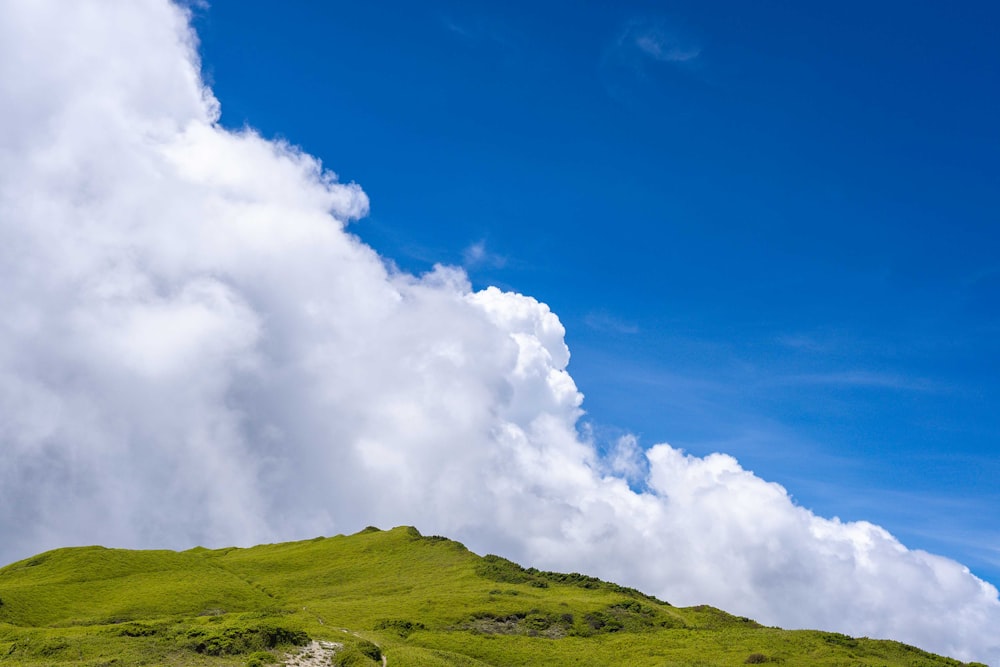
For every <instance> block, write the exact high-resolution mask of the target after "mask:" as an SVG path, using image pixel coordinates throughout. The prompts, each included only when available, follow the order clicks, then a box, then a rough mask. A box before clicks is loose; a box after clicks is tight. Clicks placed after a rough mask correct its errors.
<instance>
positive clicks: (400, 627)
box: [374, 618, 427, 639]
mask: <svg viewBox="0 0 1000 667" xmlns="http://www.w3.org/2000/svg"><path fill="white" fill-rule="evenodd" d="M374 629H375V630H391V631H393V632H395V633H396V634H397V635H399V636H400V637H402V638H404V639H405V638H407V637H409V636H410V635H411V634H413V633H414V632H416V631H417V630H426V629H427V628H426V627H424V624H423V623H415V622H413V621H407V620H404V619H400V618H383V619H381V620H379V621H376V622H375V628H374Z"/></svg>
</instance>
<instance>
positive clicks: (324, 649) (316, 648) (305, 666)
mask: <svg viewBox="0 0 1000 667" xmlns="http://www.w3.org/2000/svg"><path fill="white" fill-rule="evenodd" d="M342 648H344V645H343V644H338V643H337V642H324V641H311V642H309V644H307V645H306V646H303V647H302V648H301V649H300V650H299V652H298V653H294V654H291V655H288V656H286V657H285V661H284V663H283V664H284V665H286V667H329V666H330V665H332V664H333V654H334V653H336V652H337V651H338V650H340V649H342Z"/></svg>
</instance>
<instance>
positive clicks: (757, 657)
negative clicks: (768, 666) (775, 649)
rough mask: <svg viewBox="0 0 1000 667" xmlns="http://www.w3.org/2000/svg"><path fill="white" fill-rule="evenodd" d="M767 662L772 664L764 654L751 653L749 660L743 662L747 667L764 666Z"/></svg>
mask: <svg viewBox="0 0 1000 667" xmlns="http://www.w3.org/2000/svg"><path fill="white" fill-rule="evenodd" d="M765 662H770V660H769V659H768V657H767V656H766V655H764V654H763V653H751V654H750V655H748V656H747V659H746V660H744V661H743V663H744V664H747V665H762V664H764V663H765Z"/></svg>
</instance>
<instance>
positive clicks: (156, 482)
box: [0, 0, 1000, 660]
mask: <svg viewBox="0 0 1000 667" xmlns="http://www.w3.org/2000/svg"><path fill="white" fill-rule="evenodd" d="M194 45H195V38H194V36H193V34H192V33H191V31H190V29H189V28H188V27H187V17H186V15H185V13H184V12H183V11H182V10H180V9H178V8H177V7H175V6H172V5H169V4H167V3H166V2H165V1H164V0H135V1H134V2H129V3H122V2H111V1H109V0H78V1H76V2H73V3H64V2H56V1H55V0H50V1H43V0H30V1H29V0H21V1H13V2H6V3H3V4H2V5H0V99H2V104H0V128H2V129H0V284H2V285H3V289H2V290H0V309H2V312H3V313H4V317H3V318H0V443H2V445H0V446H2V448H3V449H2V452H0V559H2V560H5V561H6V560H11V559H13V558H16V557H20V556H26V555H28V554H29V553H32V552H34V551H38V550H41V549H44V548H48V547H55V546H60V545H65V544H69V543H105V544H110V545H116V546H141V547H152V546H157V547H160V546H168V547H188V546H191V545H192V544H195V543H205V544H208V545H223V544H229V543H234V542H235V543H241V544H249V543H253V542H256V541H264V540H267V541H273V540H279V539H291V538H301V537H306V536H312V535H315V534H319V533H327V534H329V533H334V532H340V531H343V532H349V531H353V530H357V529H358V528H360V527H361V526H364V525H365V524H380V525H384V526H389V525H395V524H401V523H411V524H414V525H417V526H419V527H420V528H421V529H422V530H425V531H429V532H435V533H444V534H448V535H451V536H454V537H455V538H457V539H461V540H463V541H466V542H467V543H468V544H469V546H470V547H471V548H473V549H476V550H479V551H494V552H499V553H503V554H505V555H507V556H510V557H512V558H515V559H518V560H521V561H523V562H527V563H530V564H533V565H536V566H540V567H547V568H555V569H563V570H578V571H587V572H592V573H594V574H597V575H600V576H603V577H607V578H612V579H615V580H617V581H620V582H622V583H624V584H628V585H633V586H637V587H640V588H642V589H644V590H647V591H649V592H652V593H655V594H657V595H660V596H662V597H664V598H666V599H668V600H671V601H672V602H675V603H678V604H689V603H701V602H705V603H710V604H715V605H719V606H722V607H724V608H727V609H729V610H730V611H733V612H735V613H740V614H745V615H749V616H753V617H756V618H758V619H759V620H761V621H763V622H765V623H773V624H782V625H786V626H796V627H801V626H819V627H824V628H828V629H836V630H841V631H845V632H850V633H855V634H866V635H871V636H891V637H893V638H897V639H900V640H904V641H909V642H913V643H916V644H918V645H921V646H924V647H927V648H930V649H933V650H938V651H942V652H945V653H950V654H953V655H957V656H961V657H967V658H973V657H975V658H978V659H992V660H1000V645H998V643H997V639H996V637H995V632H994V630H995V628H996V627H998V626H1000V602H998V599H997V591H996V590H995V589H994V588H993V587H991V586H989V585H988V584H986V583H984V582H982V581H980V580H979V579H977V578H975V577H974V576H972V575H971V574H970V573H969V572H968V571H967V570H966V569H965V568H963V567H962V566H961V565H960V564H958V563H955V562H953V561H950V560H947V559H944V558H940V557H936V556H933V555H930V554H927V553H923V552H920V551H913V550H909V549H906V548H905V547H904V546H903V545H901V544H899V542H897V541H896V540H895V539H894V538H893V537H892V536H891V535H889V534H888V533H886V532H885V531H884V530H882V529H881V528H879V527H877V526H873V525H870V524H867V523H843V522H840V521H837V520H835V519H834V520H828V519H823V518H820V517H817V516H815V515H813V514H812V513H810V512H808V511H807V510H805V509H803V508H800V507H797V506H795V505H794V503H793V502H792V501H791V499H790V498H789V496H788V494H787V493H786V492H785V490H784V489H782V488H781V487H779V486H777V485H775V484H770V483H767V482H765V481H763V480H761V479H760V478H758V477H756V476H754V475H753V474H752V473H751V472H749V471H746V470H743V469H742V468H741V467H740V466H739V464H738V463H737V462H736V461H735V460H733V459H732V458H730V457H728V456H725V455H721V454H717V455H713V456H709V457H706V458H694V457H690V456H686V455H685V454H684V453H683V452H681V451H679V450H677V449H674V448H671V447H670V446H668V445H665V444H660V445H656V446H655V447H652V448H651V449H649V450H648V451H646V452H645V453H643V452H642V451H641V450H640V448H639V447H638V444H637V443H636V442H635V440H634V439H629V438H625V439H623V440H622V441H620V442H619V443H618V444H617V446H616V447H615V448H614V450H613V454H612V455H611V456H609V457H605V458H602V457H601V456H600V455H599V454H598V452H597V449H596V448H595V447H594V445H593V443H591V442H589V441H588V439H587V438H586V437H584V436H581V435H580V433H579V432H578V430H577V423H578V420H579V419H580V417H581V414H582V412H581V401H582V396H581V394H580V393H579V391H578V390H577V388H576V386H575V384H574V382H573V379H572V378H571V377H570V375H569V374H568V373H567V372H566V367H567V364H568V362H569V350H568V349H567V347H566V344H565V342H564V334H565V332H564V330H563V327H562V324H561V323H560V322H559V319H558V318H557V317H556V315H555V314H553V313H552V312H551V311H550V310H549V309H548V307H547V306H545V304H543V303H540V302H538V301H537V300H535V299H532V298H530V297H527V296H522V295H519V294H512V293H509V292H502V291H500V290H498V289H496V288H489V289H487V290H483V291H480V292H473V291H471V289H470V286H469V283H468V280H467V279H466V277H465V274H464V273H463V272H462V271H461V270H460V269H455V268H449V267H437V268H435V270H434V271H432V272H431V273H429V274H427V275H424V276H412V275H409V274H405V273H400V272H397V271H394V270H391V269H388V268H386V263H385V262H383V261H382V259H381V258H380V257H379V256H378V255H376V253H375V252H374V251H372V250H371V249H370V248H369V247H368V246H366V245H364V244H363V243H362V242H361V241H360V240H359V239H357V238H356V237H354V236H353V235H351V234H349V233H347V232H346V231H345V225H346V223H347V221H348V220H349V219H350V218H353V217H357V216H360V215H363V214H364V212H365V211H366V210H367V199H366V198H365V195H364V193H363V192H362V191H361V190H360V189H359V188H358V187H357V186H354V185H344V184H341V183H338V182H337V181H336V179H335V177H334V176H333V175H332V174H330V173H329V172H327V171H324V170H323V169H322V167H321V165H320V164H319V162H318V161H317V160H316V159H314V158H312V157H310V156H309V155H307V154H305V153H303V152H301V151H299V150H297V149H295V148H293V147H290V146H287V145H284V144H281V143H276V142H271V141H267V140H264V139H262V138H261V137H259V136H257V135H256V134H254V133H253V132H250V131H244V132H236V133H234V132H229V131H226V130H224V129H221V128H220V127H218V126H217V125H216V124H215V120H216V117H217V109H216V104H215V102H214V99H213V98H212V96H211V94H210V93H207V92H206V91H205V90H204V89H203V86H202V83H201V80H200V78H199V75H198V63H197V60H196V58H195V51H194ZM630 483H631V484H632V487H631V488H630V486H629V484H630ZM635 488H639V489H644V490H643V491H642V492H637V491H635V490H634V489H635ZM942 618H947V619H949V622H948V623H941V622H940V619H942Z"/></svg>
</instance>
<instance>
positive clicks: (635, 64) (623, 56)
mask: <svg viewBox="0 0 1000 667" xmlns="http://www.w3.org/2000/svg"><path fill="white" fill-rule="evenodd" d="M701 53H702V48H701V45H700V44H699V43H698V42H697V41H696V40H695V39H693V38H692V37H691V36H689V35H688V34H687V33H685V32H684V31H683V30H681V29H679V28H677V27H676V26H673V25H671V24H670V23H669V22H668V21H666V20H664V19H655V18H654V19H651V18H634V19H632V20H630V21H628V22H626V23H625V24H624V25H623V26H622V27H621V28H620V30H619V31H618V34H617V35H616V36H615V37H614V38H613V39H612V40H611V42H610V43H609V44H608V46H607V47H606V48H605V50H604V53H603V55H602V57H601V62H600V66H599V68H598V69H599V75H600V77H601V79H602V81H603V83H604V86H605V89H606V90H607V91H608V93H609V94H610V95H611V96H612V97H615V98H618V99H619V100H620V101H622V102H626V103H632V102H635V101H636V98H637V97H641V93H642V92H643V91H645V90H647V89H648V88H649V87H650V86H651V85H652V82H653V81H655V80H656V78H655V74H656V72H657V70H663V69H664V68H668V71H669V70H674V71H680V70H691V69H692V68H693V67H694V66H695V64H696V63H698V61H699V60H700V57H701Z"/></svg>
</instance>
